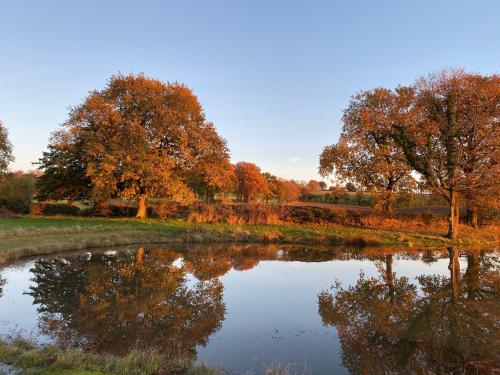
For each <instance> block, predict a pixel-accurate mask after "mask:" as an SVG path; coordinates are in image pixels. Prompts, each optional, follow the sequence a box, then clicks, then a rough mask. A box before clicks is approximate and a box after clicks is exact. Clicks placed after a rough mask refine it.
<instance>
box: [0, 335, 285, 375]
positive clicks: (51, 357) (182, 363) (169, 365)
mask: <svg viewBox="0 0 500 375" xmlns="http://www.w3.org/2000/svg"><path fill="white" fill-rule="evenodd" d="M2 366H3V369H4V371H5V372H7V370H9V371H10V372H11V373H16V374H29V375H49V374H51V375H223V374H225V373H226V372H225V371H224V370H221V369H217V368H215V367H210V366H207V365H204V364H200V365H192V362H191V361H190V360H184V359H172V358H168V357H166V356H164V355H162V354H159V353H155V352H152V351H132V352H130V353H129V354H127V355H126V356H124V357H117V356H113V355H105V354H95V353H90V352H84V351H82V350H80V349H67V350H63V349H60V348H58V347H57V346H55V345H45V346H37V345H35V344H33V343H32V342H31V341H28V340H24V339H21V338H17V339H15V340H11V341H5V340H0V374H2ZM262 375H289V372H288V369H287V367H285V366H272V367H268V368H267V369H265V370H264V372H263V374H262Z"/></svg>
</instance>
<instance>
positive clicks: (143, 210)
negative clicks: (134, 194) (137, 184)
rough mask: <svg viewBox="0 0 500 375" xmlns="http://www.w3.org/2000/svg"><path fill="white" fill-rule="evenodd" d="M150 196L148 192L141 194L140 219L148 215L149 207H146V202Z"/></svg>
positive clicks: (138, 209)
mask: <svg viewBox="0 0 500 375" xmlns="http://www.w3.org/2000/svg"><path fill="white" fill-rule="evenodd" d="M147 200H148V197H147V195H146V194H141V195H139V200H138V202H137V203H138V207H137V215H135V217H137V218H138V219H145V218H146V217H147V215H148V213H147V208H146V203H147Z"/></svg>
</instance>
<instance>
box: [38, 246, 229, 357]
mask: <svg viewBox="0 0 500 375" xmlns="http://www.w3.org/2000/svg"><path fill="white" fill-rule="evenodd" d="M179 257H180V255H179V253H176V252H173V251H169V250H162V251H145V250H144V249H142V248H139V249H137V250H136V251H135V252H119V253H116V254H115V253H95V254H90V255H84V256H77V257H68V258H55V259H45V260H40V261H37V262H36V263H35V265H34V267H33V269H32V273H33V275H34V279H33V280H34V282H35V285H34V286H33V287H32V288H31V291H30V292H29V294H30V295H31V296H33V297H34V301H35V303H37V304H39V305H40V307H39V310H38V311H39V313H40V314H41V316H40V325H41V328H42V331H43V332H44V333H46V334H50V335H52V336H54V337H55V338H56V339H57V341H58V342H59V343H60V344H61V345H64V346H68V345H70V346H81V347H85V348H91V349H94V350H98V351H100V352H113V353H125V352H128V351H130V350H131V349H133V348H137V347H138V348H155V349H157V350H160V351H162V352H165V353H168V354H172V355H175V356H193V355H194V354H195V347H196V345H205V344H206V342H207V338H208V337H209V336H210V334H212V333H213V332H214V331H216V330H217V329H219V328H220V325H221V322H222V320H223V319H224V313H225V306H224V303H223V301H222V284H221V283H220V282H219V281H218V280H217V278H216V277H210V278H200V279H198V280H196V279H194V280H190V279H189V277H188V275H187V272H188V271H189V269H190V267H191V265H185V266H184V265H179V264H178V263H177V262H176V260H178V259H179Z"/></svg>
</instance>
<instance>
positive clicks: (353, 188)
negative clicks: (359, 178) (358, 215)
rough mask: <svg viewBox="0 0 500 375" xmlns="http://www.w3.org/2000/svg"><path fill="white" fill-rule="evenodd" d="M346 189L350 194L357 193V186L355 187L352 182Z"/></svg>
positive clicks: (347, 184) (346, 185)
mask: <svg viewBox="0 0 500 375" xmlns="http://www.w3.org/2000/svg"><path fill="white" fill-rule="evenodd" d="M345 189H346V190H347V191H348V192H350V193H355V192H356V191H357V189H356V185H354V184H353V183H352V182H348V183H346V184H345Z"/></svg>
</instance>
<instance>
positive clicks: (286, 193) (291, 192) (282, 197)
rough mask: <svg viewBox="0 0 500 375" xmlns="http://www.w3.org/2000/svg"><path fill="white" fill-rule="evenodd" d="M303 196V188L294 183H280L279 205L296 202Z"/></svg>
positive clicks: (278, 192)
mask: <svg viewBox="0 0 500 375" xmlns="http://www.w3.org/2000/svg"><path fill="white" fill-rule="evenodd" d="M300 196H301V188H300V186H299V185H297V184H296V183H295V182H293V181H279V183H278V191H277V198H278V202H279V203H283V202H287V203H288V202H294V201H297V200H298V199H299V198H300Z"/></svg>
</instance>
